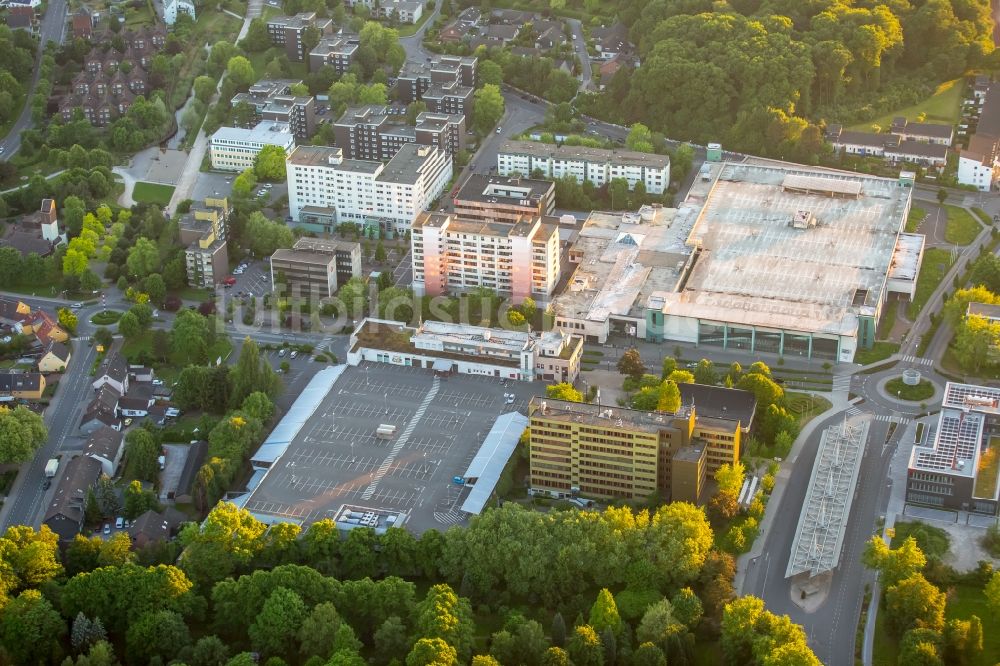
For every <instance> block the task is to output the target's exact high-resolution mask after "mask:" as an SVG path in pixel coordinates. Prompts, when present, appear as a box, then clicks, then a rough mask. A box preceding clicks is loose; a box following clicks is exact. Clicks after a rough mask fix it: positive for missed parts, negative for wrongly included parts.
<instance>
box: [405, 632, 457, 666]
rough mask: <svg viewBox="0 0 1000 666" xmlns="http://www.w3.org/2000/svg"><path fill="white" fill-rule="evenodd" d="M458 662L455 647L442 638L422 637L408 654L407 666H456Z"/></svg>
mask: <svg viewBox="0 0 1000 666" xmlns="http://www.w3.org/2000/svg"><path fill="white" fill-rule="evenodd" d="M457 663H458V653H457V652H456V651H455V648H454V647H452V646H451V645H448V643H446V642H445V641H443V640H442V639H440V638H421V639H420V640H418V641H417V642H416V643H414V645H413V649H412V650H410V653H409V654H408V655H406V666H432V665H433V666H454V665H455V664H457Z"/></svg>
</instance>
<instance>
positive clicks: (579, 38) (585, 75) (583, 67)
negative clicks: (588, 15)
mask: <svg viewBox="0 0 1000 666" xmlns="http://www.w3.org/2000/svg"><path fill="white" fill-rule="evenodd" d="M566 22H567V23H569V26H570V28H571V29H572V30H573V46H574V47H575V49H576V57H577V58H579V60H580V76H579V79H580V92H583V91H586V90H589V89H590V78H591V71H590V54H589V53H587V41H586V40H585V39H584V38H583V26H582V25H580V21H578V20H577V19H566ZM577 94H579V92H578V93H577Z"/></svg>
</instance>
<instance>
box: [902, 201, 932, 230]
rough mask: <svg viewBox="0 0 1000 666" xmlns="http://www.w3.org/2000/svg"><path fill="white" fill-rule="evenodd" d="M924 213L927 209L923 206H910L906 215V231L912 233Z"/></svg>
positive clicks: (925, 213)
mask: <svg viewBox="0 0 1000 666" xmlns="http://www.w3.org/2000/svg"><path fill="white" fill-rule="evenodd" d="M926 215H927V211H926V210H924V209H923V208H920V207H918V206H913V207H912V208H910V214H909V215H907V216H906V233H908V234H912V233H913V232H915V231H916V230H917V227H919V226H920V223H921V222H922V221H923V219H924V217H925V216H926Z"/></svg>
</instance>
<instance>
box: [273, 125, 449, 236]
mask: <svg viewBox="0 0 1000 666" xmlns="http://www.w3.org/2000/svg"><path fill="white" fill-rule="evenodd" d="M287 166H288V205H289V209H290V214H291V216H292V218H293V219H299V217H300V213H301V212H302V211H303V209H305V208H306V207H312V208H327V209H332V210H333V211H335V213H336V222H338V223H339V222H356V223H359V224H360V223H364V222H367V221H378V222H379V223H380V224H381V225H383V227H384V228H387V229H392V230H394V231H396V232H398V233H403V232H405V231H406V230H407V229H409V228H410V225H411V224H412V222H413V220H414V219H415V218H416V216H417V214H418V213H419V212H421V211H422V210H425V209H426V208H427V206H428V204H430V203H431V202H432V201H433V200H435V199H437V198H438V197H439V196H440V195H441V194H442V192H444V190H445V188H446V187H447V186H448V182H449V181H450V180H451V171H452V162H451V155H449V154H448V153H446V152H444V151H442V150H438V149H437V148H435V147H433V146H418V145H415V144H411V143H408V144H405V145H403V146H402V147H401V148H400V150H399V152H398V153H396V155H395V156H394V157H393V158H392V159H391V160H389V162H388V163H386V164H383V163H382V162H378V161H373V160H352V159H345V158H344V156H343V150H342V149H341V148H334V147H329V146H299V147H297V148H296V149H295V150H294V151H292V153H291V154H290V155H289V156H288V161H287Z"/></svg>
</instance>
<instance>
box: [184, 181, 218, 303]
mask: <svg viewBox="0 0 1000 666" xmlns="http://www.w3.org/2000/svg"><path fill="white" fill-rule="evenodd" d="M228 218H229V201H228V200H227V199H225V198H212V197H208V198H206V199H205V203H204V205H197V204H195V205H193V206H192V207H191V210H190V211H189V212H188V213H186V214H185V215H183V216H182V217H181V219H180V221H179V222H178V231H179V233H180V241H181V243H183V244H184V245H186V246H187V248H186V249H185V250H184V262H185V266H186V269H187V281H188V284H189V285H191V286H192V287H202V288H206V289H211V288H213V287H215V285H217V284H219V283H220V282H222V280H223V278H224V277H225V276H226V272H227V270H228V269H229V251H228V249H227V245H226V228H227V221H228Z"/></svg>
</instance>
